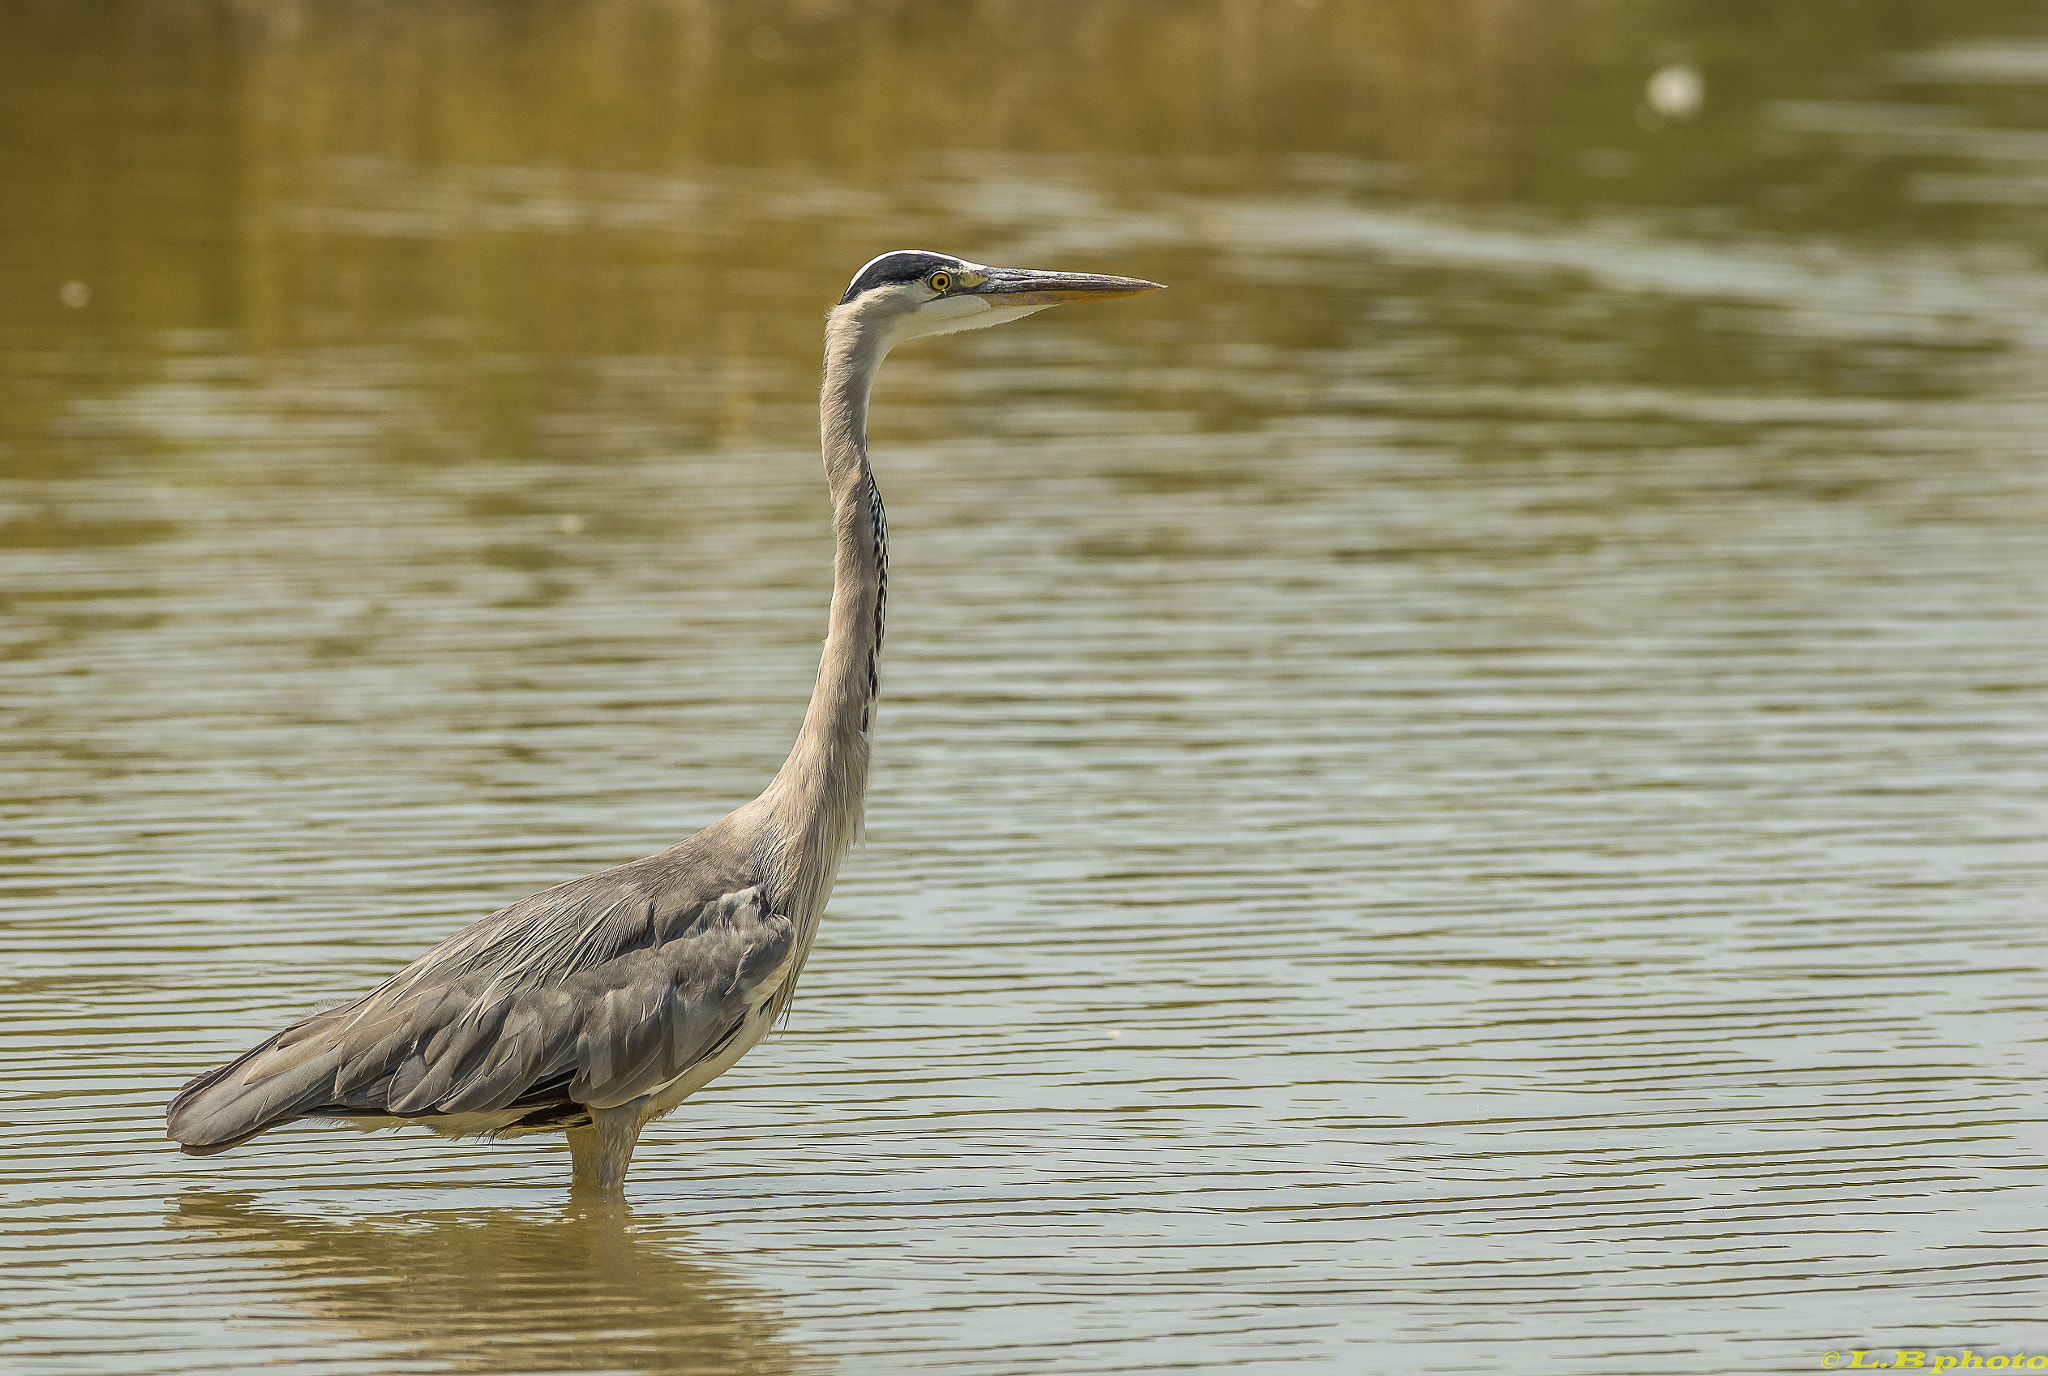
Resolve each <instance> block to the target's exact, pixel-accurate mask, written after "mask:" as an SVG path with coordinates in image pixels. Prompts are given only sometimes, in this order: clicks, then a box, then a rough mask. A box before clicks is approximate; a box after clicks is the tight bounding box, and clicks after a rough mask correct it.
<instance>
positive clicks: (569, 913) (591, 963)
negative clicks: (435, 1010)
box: [392, 830, 788, 985]
mask: <svg viewBox="0 0 2048 1376" xmlns="http://www.w3.org/2000/svg"><path fill="white" fill-rule="evenodd" d="M776 897H777V896H776V894H775V893H774V892H773V891H772V888H771V885H770V884H769V882H768V879H767V876H766V875H765V874H764V872H763V869H762V866H761V865H760V863H759V862H758V861H757V860H756V859H755V858H754V856H753V854H752V853H751V851H750V850H749V849H748V848H747V847H745V846H743V845H739V844H736V843H734V841H733V838H731V837H730V836H725V835H720V834H718V833H717V832H716V831H715V830H707V831H705V832H699V833H698V834H697V835H696V836H693V837H691V838H690V839H689V840H687V841H683V842H681V843H679V844H677V845H674V846H671V847H669V848H668V849H667V850H664V851H661V852H659V853H657V854H655V855H650V856H647V857H645V858H643V859H639V860H632V861H628V862H627V863H625V864H623V865H614V866H613V867H612V868H610V869H606V870H599V871H597V872H596V873H595V874H586V875H584V876H582V877H581V878H577V879H571V880H569V881H568V882H567V883H564V884H557V885H555V886H554V887H553V888H551V889H543V890H541V891H540V892H539V893H536V894H533V895H531V896H530V897H527V898H522V899H520V900H519V901H518V902H517V903H514V904H511V905H510V906H508V907H505V908H501V909H499V910H498V911H497V912H495V913H492V914H491V915H490V916H489V917H486V918H483V919H482V920H480V921H478V922H474V923H471V924H470V925H469V926H468V927H465V928H463V929H462V930H461V931H459V932H457V933H455V934H454V935H453V936H451V937H449V938H448V939H447V940H446V941H443V942H442V943H441V944H440V945H438V946H436V947H434V948H433V949H432V950H430V951H428V952H427V953H426V954H425V955H423V956H421V957H420V958H419V959H418V960H417V961H415V962H414V963H413V964H412V965H410V966H408V967H407V968H406V969H405V970H403V971H401V972H400V973H399V974H398V975H397V976H395V977H394V978H393V980H392V984H393V985H404V984H412V983H416V982H432V983H441V982H446V981H449V980H451V979H460V978H466V977H469V976H473V975H478V974H486V975H488V976H490V977H491V981H492V983H494V984H499V985H503V984H506V983H513V984H523V983H533V982H542V981H557V980H560V979H563V978H565V977H567V976H569V975H572V974H575V973H577V972H578V971H581V970H587V969H592V968H595V967H597V966H600V965H604V964H606V963H608V962H610V961H613V960H616V959H618V958H619V957H620V956H623V955H627V954H630V953H632V952H634V951H639V950H646V949H648V948H650V947H660V946H665V945H668V944H669V943H671V942H675V941H682V940H688V939H691V938H693V937H697V936H707V935H710V934H711V933H713V932H719V933H725V934H728V935H729V934H735V933H737V934H741V935H745V934H746V933H747V932H748V931H750V930H751V929H754V928H762V929H764V930H763V932H762V935H763V936H768V935H770V933H769V932H768V931H767V930H765V929H769V928H772V929H775V930H779V929H780V928H782V927H784V926H787V925H788V920H787V918H785V917H783V916H781V915H779V914H778V913H777V911H776V909H777V906H778V905H777V902H776Z"/></svg>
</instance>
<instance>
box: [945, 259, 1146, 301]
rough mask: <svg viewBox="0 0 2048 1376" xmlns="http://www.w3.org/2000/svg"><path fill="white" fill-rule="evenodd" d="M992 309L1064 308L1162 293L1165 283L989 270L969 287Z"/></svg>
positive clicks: (1057, 273)
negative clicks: (1146, 293)
mask: <svg viewBox="0 0 2048 1376" xmlns="http://www.w3.org/2000/svg"><path fill="white" fill-rule="evenodd" d="M971 290H972V291H973V293H974V294H975V295H977V296H982V297H986V298H987V299H988V303H989V305H991V306H994V307H997V308H1001V307H1006V306H1031V307H1037V306H1063V305H1066V304H1067V303H1068V302H1070V301H1110V300H1114V299H1115V298H1117V297H1119V296H1136V295H1138V294H1139V293H1140V292H1147V291H1164V290H1165V283H1163V282H1147V281H1146V280H1145V279H1144V278H1142V277H1100V276H1097V275H1096V274H1094V273H1092V272H1034V271H1033V270H1031V269H1030V268H990V269H989V270H988V276H987V277H986V278H984V279H983V280H982V281H981V282H979V283H977V284H976V285H975V286H974V287H973V288H971Z"/></svg>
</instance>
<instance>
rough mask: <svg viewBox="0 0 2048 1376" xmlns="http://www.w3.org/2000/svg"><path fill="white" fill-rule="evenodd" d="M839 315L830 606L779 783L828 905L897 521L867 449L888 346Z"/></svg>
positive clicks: (822, 419)
mask: <svg viewBox="0 0 2048 1376" xmlns="http://www.w3.org/2000/svg"><path fill="white" fill-rule="evenodd" d="M842 314H850V313H847V312H844V311H843V309H842V311H835V312H834V313H833V322H832V326H831V328H829V329H828V330H827V333H826V348H825V387H824V392H823V394H822V396H821V397H820V399H819V423H820V431H821V438H822V440H823V448H824V458H825V477H826V480H827V482H828V483H829V484H830V485H831V489H832V507H833V513H832V514H833V519H832V531H833V557H832V611H831V617H830V619H829V621H828V623H827V627H826V633H825V649H824V653H823V655H822V656H821V657H820V659H819V662H818V681H817V685H816V687H815V688H813V689H812V692H811V703H810V707H809V708H808V709H807V710H806V711H805V713H804V724H803V729H802V731H800V732H799V733H798V734H797V740H796V746H795V748H793V749H792V750H791V751H790V753H789V759H788V760H787V761H786V762H785V763H784V764H783V766H782V770H781V772H780V773H779V774H777V775H776V777H775V782H774V783H773V784H771V785H770V786H769V793H768V794H767V795H765V797H764V801H769V802H770V803H771V806H772V807H773V808H774V811H775V814H776V816H777V818H778V826H777V830H778V832H780V833H781V834H782V835H783V836H784V837H785V839H786V842H790V843H794V845H795V848H796V850H797V852H798V854H797V855H796V856H794V857H792V858H794V859H795V860H796V866H795V868H796V871H797V873H796V875H795V876H793V877H794V878H796V880H797V886H798V888H799V889H800V890H805V891H807V892H805V893H804V894H803V896H802V898H800V899H799V903H800V905H801V906H803V907H810V906H812V904H814V903H815V905H816V906H818V907H822V905H823V898H824V894H825V893H826V892H828V891H829V889H830V887H831V882H832V877H833V876H834V874H836V872H837V870H838V867H839V861H840V859H841V858H842V857H843V856H844V855H845V853H846V850H847V848H848V847H850V846H851V845H852V844H853V842H854V841H855V840H856V839H858V837H859V835H860V829H861V817H862V810H863V808H864V806H865V803H866V797H867V781H868V758H869V739H870V735H871V733H872V731H873V729H874V725H875V702H876V698H877V696H878V694H879V693H880V691H881V664H880V657H881V652H882V632H883V618H884V614H885V611H886V602H887V596H888V565H889V534H888V529H889V528H888V519H887V516H886V515H885V513H884V512H883V510H882V493H881V489H880V488H879V487H878V486H877V485H876V483H875V475H874V471H873V470H872V469H871V468H870V467H869V466H868V456H867V400H868V393H869V391H870V390H871V388H872V387H873V384H874V375H875V370H876V369H877V368H878V367H879V366H880V363H881V358H882V354H883V353H884V352H886V349H885V348H884V347H882V346H881V345H880V344H879V343H878V342H877V341H875V340H874V339H873V337H872V335H871V333H869V332H863V331H861V330H859V329H858V328H849V327H856V326H857V324H858V322H857V321H854V320H844V321H842V319H841V316H842Z"/></svg>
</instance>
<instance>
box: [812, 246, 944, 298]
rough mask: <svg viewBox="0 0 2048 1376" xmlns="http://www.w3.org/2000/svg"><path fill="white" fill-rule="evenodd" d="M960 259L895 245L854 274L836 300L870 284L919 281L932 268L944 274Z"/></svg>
mask: <svg viewBox="0 0 2048 1376" xmlns="http://www.w3.org/2000/svg"><path fill="white" fill-rule="evenodd" d="M960 266H961V264H960V260H959V259H958V258H954V257H951V256H949V255H947V254H943V253H930V252H927V251H925V250H923V249H897V250H896V251H895V252H893V253H885V254H883V255H882V256H881V257H879V258H876V259H874V260H873V261H871V262H870V263H868V264H867V266H865V267H863V268H862V269H861V270H860V271H859V272H858V273H857V274H855V276H854V279H853V281H852V283H851V284H850V285H849V286H848V287H847V288H846V295H844V296H842V297H840V298H839V304H840V305H842V306H843V305H845V304H846V303H847V302H849V301H851V300H853V299H854V298H855V297H856V296H859V295H860V294H861V293H862V292H864V291H868V290H871V289H872V288H875V287H879V286H884V285H887V284H889V283H893V282H903V283H911V282H923V281H925V280H926V279H928V278H929V277H930V276H931V275H932V274H933V273H934V272H943V273H945V274H946V276H947V277H948V278H951V277H953V276H955V275H956V274H957V273H958V271H959V269H960Z"/></svg>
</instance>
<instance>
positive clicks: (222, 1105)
mask: <svg viewBox="0 0 2048 1376" xmlns="http://www.w3.org/2000/svg"><path fill="white" fill-rule="evenodd" d="M668 859H670V856H669V855H668V854H667V853H664V855H661V856H653V857H650V858H649V859H648V860H644V861H635V862H634V863H633V864H631V865H622V866H619V867H618V868H617V869H614V870H607V871H605V872H603V873H601V874H594V875H589V876H587V877H585V878H583V879H579V880H575V881H572V882H571V883H568V884H564V885H561V886H559V887H557V888H554V889H550V890H547V891H546V892H544V893H539V894H535V895H534V896H533V897H531V898H528V899H525V900H523V901H521V902H519V903H515V904H513V905H512V906H511V907H509V908H506V909H504V910H502V911H500V912H498V913H495V914H493V915H492V916H490V917H487V918H485V919H483V920H482V921H481V922H477V923H474V924H472V925H471V926H469V927H467V928H465V929H463V930H462V931H460V932H457V933H456V934H455V935H454V936H451V937H450V938H448V940H446V941H444V942H442V943H441V944H440V945H439V946H436V947H435V948H434V949H433V950H431V951H429V952H427V953H426V954H425V955H423V956H421V957H420V958H419V959H418V960H417V961H414V962H413V963H412V964H411V965H409V966H407V967H406V968H405V969H404V970H401V971H400V972H399V973H398V974H396V975H394V976H392V978H391V979H389V980H387V981H386V982H385V983H384V984H383V985H381V986H379V987H378V988H377V989H375V990H373V991H372V992H371V993H369V994H367V995H365V996H364V997H363V998H360V999H357V1000H356V1001H354V1002H353V1003H349V1004H344V1005H343V1006H341V1007H339V1008H334V1009H330V1010H328V1011H326V1012H323V1013H316V1014H314V1015H313V1016H312V1017H309V1018H306V1019H303V1020H301V1021H300V1022H297V1023H294V1024H293V1025H292V1026H291V1027H288V1028H286V1029H285V1030H284V1031H282V1032H280V1033H278V1034H277V1035H276V1036H274V1037H272V1038H270V1039H268V1040H266V1041H264V1042H262V1043H261V1044H259V1045H257V1046H256V1047H254V1048H252V1049H251V1050H250V1051H248V1052H247V1053H246V1054H244V1055H243V1056H241V1057H240V1058H239V1059H237V1060H235V1061H234V1062H232V1063H230V1064H228V1065H225V1066H222V1067H221V1068H219V1069H218V1070H215V1071H212V1072H209V1073H208V1074H206V1075H202V1076H200V1077H199V1078H198V1079H196V1080H194V1081H192V1082H191V1083H190V1084H189V1085H187V1086H186V1087H185V1089H184V1091H183V1092H182V1093H180V1094H179V1096H178V1097H177V1099H176V1100H175V1101H173V1103H172V1105H171V1110H170V1135H171V1136H172V1137H173V1138H175V1139H177V1140H178V1141H180V1142H182V1143H185V1144H186V1145H187V1147H188V1148H201V1149H203V1148H209V1147H211V1148H214V1149H219V1144H222V1143H229V1144H232V1143H234V1142H236V1141H239V1140H241V1139H243V1138H246V1137H249V1136H252V1135H253V1134H255V1133H257V1132H260V1131H262V1130H263V1129H264V1128H266V1127H271V1126H275V1125H276V1124H278V1123H281V1122H286V1121H289V1120H291V1119H294V1118H302V1117H321V1116H364V1115H368V1116H384V1115H391V1116H395V1117H418V1118H431V1117H436V1116H441V1115H448V1114H458V1113H480V1112H494V1111H497V1110H500V1109H504V1108H506V1107H507V1106H526V1105H531V1104H536V1103H541V1102H557V1101H559V1102H561V1103H563V1104H564V1105H568V1104H583V1105H589V1106H592V1107H597V1108H609V1107H614V1106H616V1105H618V1104H623V1103H626V1102H628V1101H630V1100H632V1099H635V1098H637V1097H639V1096H640V1095H642V1094H645V1093H648V1092H650V1091H652V1090H654V1089H657V1088H660V1087H661V1086H663V1085H665V1084H668V1083H670V1082H672V1081H674V1080H675V1079H677V1078H678V1077H679V1076H681V1075H683V1074H685V1073H686V1072H687V1071H688V1070H689V1069H690V1068H691V1067H692V1066H693V1065H695V1064H697V1063H698V1062H700V1061H702V1060H704V1059H705V1058H706V1057H707V1056H709V1055H710V1054H711V1053H712V1052H713V1051H714V1050H715V1049H716V1048H717V1047H719V1046H720V1045H721V1044H722V1042H723V1041H724V1040H725V1038H727V1037H728V1036H730V1035H731V1034H732V1032H733V1031H734V1030H736V1029H737V1027H738V1026H739V1024H740V1023H741V1021H743V1020H744V1019H745V1018H746V1017H747V1016H748V1014H749V1013H750V1012H752V1011H754V1010H756V1009H758V1008H759V1007H760V1005H761V1004H762V1002H763V1001H764V1000H766V999H768V998H770V997H772V996H773V995H774V994H775V992H776V991H777V989H778V988H779V986H780V983H781V982H782V981H783V980H785V979H787V978H788V975H789V972H790V971H791V969H792V968H793V965H794V962H792V961H791V960H790V959H789V957H790V955H791V952H792V949H793V946H794V931H793V927H792V924H791V922H790V920H789V919H788V918H787V917H785V916H782V915H780V914H777V913H775V912H773V911H771V908H770V904H769V902H768V900H767V897H766V895H765V894H764V892H763V890H762V888H761V887H760V886H759V885H758V884H749V885H746V886H744V887H742V886H739V885H736V884H734V883H733V882H732V881H733V880H737V879H744V878H750V876H745V875H738V874H734V875H729V876H727V879H726V882H725V883H723V884H719V883H709V884H707V883H704V882H701V880H702V870H701V868H700V867H698V866H694V865H693V866H690V867H689V870H690V871H692V873H683V874H678V873H677V870H678V869H679V868H680V867H679V866H675V865H673V864H670V865H662V864H661V863H660V862H662V861H664V860H668ZM693 879H695V880H697V881H698V882H691V881H692V880H693ZM707 890H708V891H707Z"/></svg>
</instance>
